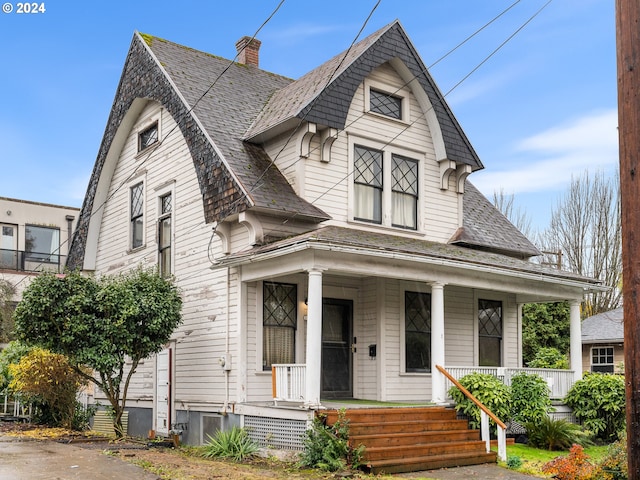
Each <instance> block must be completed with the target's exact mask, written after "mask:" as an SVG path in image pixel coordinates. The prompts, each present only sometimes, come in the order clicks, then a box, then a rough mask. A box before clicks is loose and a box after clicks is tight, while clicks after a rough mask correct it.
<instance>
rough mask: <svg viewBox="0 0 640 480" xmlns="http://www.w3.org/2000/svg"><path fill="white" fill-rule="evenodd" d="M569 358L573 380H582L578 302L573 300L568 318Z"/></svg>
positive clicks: (580, 324)
mask: <svg viewBox="0 0 640 480" xmlns="http://www.w3.org/2000/svg"><path fill="white" fill-rule="evenodd" d="M569 337H570V340H569V358H570V362H571V370H573V372H574V373H573V375H574V380H576V381H578V380H580V379H581V378H582V323H581V321H580V302H579V301H577V300H573V301H572V302H571V310H570V316H569Z"/></svg>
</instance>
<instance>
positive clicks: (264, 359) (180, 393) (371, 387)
mask: <svg viewBox="0 0 640 480" xmlns="http://www.w3.org/2000/svg"><path fill="white" fill-rule="evenodd" d="M236 46H237V47H238V51H239V56H238V57H237V61H235V62H234V61H230V60H227V59H223V58H220V57H216V56H214V55H211V54H208V53H204V52H200V51H196V50H193V49H190V48H188V47H184V46H182V45H177V44H175V43H172V42H170V41H167V40H163V39H160V38H157V37H153V36H149V35H143V34H139V33H136V34H134V36H133V40H132V42H131V47H130V50H129V54H128V56H127V59H126V62H125V65H124V69H123V72H122V77H121V80H120V83H119V85H118V89H117V91H116V95H115V100H114V103H113V107H112V109H111V112H110V114H109V119H108V122H107V126H106V129H105V134H104V137H103V140H102V143H101V144H100V147H99V150H98V156H97V159H96V163H95V167H94V170H93V174H92V177H91V180H90V184H89V187H88V190H87V194H86V198H85V200H84V204H83V207H82V213H81V216H80V220H79V227H78V230H77V235H76V237H75V238H74V241H73V245H72V249H71V253H70V258H69V262H68V265H69V266H70V267H72V268H79V269H82V270H85V271H91V272H96V273H97V274H103V273H115V272H121V271H125V270H128V269H132V268H135V267H137V266H138V265H144V266H149V267H151V266H157V267H158V268H159V270H160V272H161V273H162V274H163V275H171V276H173V277H175V280H176V282H177V284H178V285H179V287H180V289H181V291H182V294H183V300H184V307H183V318H184V322H183V324H182V326H180V327H179V328H178V329H177V330H176V332H175V333H174V335H173V337H172V340H171V342H170V343H169V344H167V345H166V349H165V350H164V351H163V352H162V353H160V354H158V355H157V357H156V358H151V359H148V360H146V361H145V362H144V365H141V366H140V367H139V370H138V373H137V374H136V375H135V376H134V381H133V383H132V386H131V388H130V392H129V400H128V407H127V410H128V412H129V429H130V433H138V434H140V433H146V432H147V430H149V429H153V430H155V431H156V432H157V433H158V434H168V433H169V432H170V431H171V430H179V431H181V432H182V439H183V441H185V442H187V443H191V444H197V443H201V442H202V441H203V440H206V435H207V434H211V433H213V432H215V431H216V430H217V429H226V428H228V427H229V426H230V425H234V424H240V425H243V426H245V427H247V428H248V429H249V431H250V434H251V435H252V436H253V437H254V438H255V439H256V440H258V441H260V442H261V443H262V444H263V445H268V446H275V447H282V448H290V449H296V448H301V439H302V437H303V435H304V431H305V428H306V427H307V425H308V421H309V419H310V418H311V417H312V416H313V414H314V412H317V411H321V410H322V409H324V408H325V407H331V406H332V405H336V403H335V402H348V401H350V400H352V399H360V400H364V401H372V402H373V401H375V402H395V403H411V404H415V403H419V404H424V403H434V404H443V403H446V402H447V385H448V384H447V383H446V381H445V377H444V376H443V374H442V373H440V371H439V370H437V369H436V365H440V366H445V367H447V369H449V371H451V372H454V376H455V375H459V374H462V373H463V372H464V371H471V370H474V369H475V370H477V369H481V370H482V371H493V372H496V373H500V374H502V375H505V372H506V371H507V370H508V369H518V368H519V367H521V366H522V365H521V358H522V355H521V307H522V305H523V304H525V303H528V302H549V301H559V300H568V301H570V302H571V305H572V306H571V325H572V328H571V335H572V343H571V346H572V354H571V362H572V369H573V371H572V372H568V373H567V372H561V373H562V374H563V375H565V377H566V376H567V374H568V375H569V377H571V378H573V377H574V376H579V375H580V373H581V371H582V366H581V349H580V312H579V304H580V301H581V300H582V298H583V293H584V291H585V290H589V289H592V288H598V283H597V282H596V281H594V280H592V279H589V278H584V277H580V276H576V275H573V274H571V273H567V272H562V271H558V270H556V269H552V268H549V267H546V266H543V265H539V264H536V263H532V262H530V261H529V259H530V258H531V257H532V256H536V255H538V254H539V252H538V250H537V249H536V247H535V246H534V245H533V244H532V243H531V242H530V241H529V240H527V239H526V238H525V237H524V236H523V235H522V234H521V233H520V232H519V231H518V230H517V229H516V228H515V227H514V226H513V225H512V224H511V223H509V221H508V220H507V219H506V218H505V217H504V216H503V215H501V214H500V213H499V212H498V211H497V210H496V209H495V208H494V207H493V206H492V205H491V203H490V202H489V201H488V200H487V199H486V198H485V197H484V196H483V195H482V194H481V193H480V192H479V191H478V190H477V189H476V188H475V187H474V186H473V185H472V184H471V183H470V182H469V180H468V177H469V176H470V175H472V174H473V172H475V171H477V170H480V169H482V168H483V165H482V163H481V161H480V159H479V158H478V155H477V154H476V152H475V151H474V149H473V147H472V146H471V144H470V142H469V139H468V138H467V137H466V135H465V134H464V132H463V130H462V128H461V126H460V125H459V123H458V122H457V120H456V119H455V117H454V115H453V113H452V112H451V110H450V108H449V106H448V105H447V103H446V101H445V99H444V97H443V95H442V93H441V92H440V91H439V89H438V88H437V86H436V84H435V82H434V81H433V79H432V78H431V76H430V74H429V72H428V71H427V68H426V67H425V65H424V63H423V62H422V60H421V59H420V56H419V55H418V52H417V51H416V50H415V48H414V46H413V45H412V43H411V41H410V40H409V38H408V36H407V34H406V33H405V31H404V29H403V28H402V26H401V25H400V23H399V22H397V21H396V22H393V23H391V24H389V25H387V26H385V27H384V28H382V29H380V30H379V31H377V32H375V33H373V34H372V35H370V36H369V37H367V38H365V39H364V40H362V41H360V42H359V43H357V44H356V45H354V46H353V47H352V48H350V49H348V50H347V51H346V52H343V53H341V54H339V55H337V56H336V57H334V58H332V59H331V60H329V61H328V62H326V63H325V64H323V65H321V66H319V67H318V68H316V69H315V70H313V71H311V72H309V73H308V74H306V75H304V76H303V77H301V78H299V79H297V80H292V79H289V78H285V77H282V76H279V75H277V74H274V73H271V72H266V71H264V70H261V69H260V67H259V48H260V42H259V41H257V40H252V39H250V38H247V37H245V38H243V39H241V40H240V41H239V42H238V43H237V45H236ZM509 371H510V370H509ZM455 372H457V373H455ZM559 383H561V382H559V381H558V382H556V384H559ZM432 408H435V407H432ZM382 410H384V409H382ZM402 410H403V409H395V410H394V413H398V412H401V411H402ZM429 411H430V412H434V411H436V412H438V413H437V415H449V414H450V411H447V412H446V414H445V413H442V412H440V410H429ZM418 413H419V412H418V411H417V410H413V411H412V412H410V413H409V414H405V413H403V415H405V416H408V417H411V418H412V419H414V420H415V419H416V418H418ZM454 416H455V415H454ZM439 421H441V420H439ZM376 422H378V423H376V425H377V426H376V429H377V432H376V433H378V434H380V433H381V432H382V427H381V426H380V425H381V420H377V421H376ZM421 423H424V424H427V422H426V420H425V421H424V422H421ZM439 425H442V424H441V423H440V424H439ZM407 428H408V427H407ZM363 435H364V434H363ZM389 435H391V434H389ZM428 435H431V436H432V437H433V432H431V434H428ZM447 435H448V434H445V433H441V434H439V435H437V436H436V437H434V438H436V439H435V440H433V439H432V440H429V441H430V442H436V443H437V449H436V450H433V448H436V447H428V448H427V447H424V448H423V450H424V451H417V450H416V449H415V448H416V446H415V445H414V446H413V447H412V448H413V450H412V449H409V448H408V447H407V446H399V447H396V450H398V451H401V452H407V451H410V452H411V454H412V458H414V461H413V463H412V464H411V465H412V466H407V464H409V463H410V462H405V466H401V467H399V466H398V465H397V463H398V462H397V461H396V462H395V463H393V461H390V460H389V461H387V462H388V463H386V464H385V463H384V458H383V457H384V456H385V455H387V456H389V454H388V453H385V454H383V453H379V450H380V449H382V447H375V446H369V447H368V449H367V451H368V455H369V457H368V458H367V462H368V463H369V464H370V465H371V468H372V469H374V470H375V469H378V470H379V469H387V470H392V469H396V470H399V469H405V470H406V469H410V468H418V467H426V466H434V465H452V464H461V463H473V462H477V461H487V459H489V460H491V459H493V458H495V456H493V457H491V454H489V455H488V456H487V454H482V453H481V454H477V452H476V453H468V452H466V450H465V449H466V448H467V446H469V445H472V444H473V445H472V446H470V447H469V448H476V447H477V443H478V442H477V440H476V441H471V440H469V439H467V440H464V441H461V442H462V443H457V444H456V443H454V440H452V439H450V438H449V437H448V436H447ZM382 436H383V437H384V438H385V440H388V439H389V438H390V437H388V436H387V435H386V434H382ZM411 438H412V440H411V441H412V442H413V444H415V443H416V440H415V439H416V438H417V437H416V436H415V435H413V436H412V437H411ZM425 438H426V437H425ZM429 438H431V437H429ZM438 439H439V440H438ZM446 439H449V440H446ZM445 440H446V442H445V443H446V445H445V443H443V441H445ZM397 441H398V442H399V441H400V440H397ZM429 441H427V440H424V442H425V443H429ZM438 442H439V443H438ZM387 443H390V442H388V441H387ZM430 448H431V450H429V449H430ZM482 448H484V447H481V449H482ZM427 450H429V451H430V452H431V453H430V454H427V453H426V451H427ZM376 452H378V453H376ZM434 452H436V453H435V456H436V459H437V460H438V461H439V462H441V463H434V461H427V460H425V458H427V457H428V455H431V456H432V458H433V455H434ZM465 452H466V453H465ZM376 455H378V457H380V458H378V457H376ZM483 455H484V456H483ZM376 458H378V459H377V460H376ZM415 459H418V460H415ZM445 460H446V461H445ZM376 462H377V463H376ZM389 462H391V463H389ZM429 462H431V463H429ZM442 462H444V463H442ZM394 465H395V466H394Z"/></svg>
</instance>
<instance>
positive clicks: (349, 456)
mask: <svg viewBox="0 0 640 480" xmlns="http://www.w3.org/2000/svg"><path fill="white" fill-rule="evenodd" d="M325 422H326V416H324V415H319V416H317V417H316V418H314V420H313V423H312V425H311V428H310V429H309V430H307V433H306V438H305V442H304V451H303V452H302V455H301V456H300V465H302V466H305V467H314V468H319V469H321V470H326V471H329V472H335V471H336V470H341V469H343V468H345V467H347V466H350V467H352V468H357V467H358V466H359V465H360V461H361V459H362V454H363V452H364V446H362V445H360V446H358V447H356V448H352V447H351V445H350V444H349V420H348V419H347V418H346V417H345V412H344V410H340V411H339V412H338V420H337V421H336V422H335V423H334V424H333V425H332V426H329V425H326V424H325Z"/></svg>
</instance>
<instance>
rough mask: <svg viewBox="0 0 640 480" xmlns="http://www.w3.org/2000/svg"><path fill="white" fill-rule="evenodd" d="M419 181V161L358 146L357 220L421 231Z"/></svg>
mask: <svg viewBox="0 0 640 480" xmlns="http://www.w3.org/2000/svg"><path fill="white" fill-rule="evenodd" d="M387 172H389V173H387ZM418 184H419V162H418V160H415V159H412V158H409V157H407V156H404V155H399V154H396V153H393V152H391V151H385V150H378V149H374V148H368V147H365V146H362V145H354V156H353V197H354V198H353V219H354V220H359V221H364V222H370V223H377V224H381V225H387V226H393V227H398V228H405V229H409V230H417V229H418V197H419V190H418Z"/></svg>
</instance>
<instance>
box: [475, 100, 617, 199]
mask: <svg viewBox="0 0 640 480" xmlns="http://www.w3.org/2000/svg"><path fill="white" fill-rule="evenodd" d="M617 124H618V116H617V112H616V110H607V111H603V112H597V113H592V114H590V115H587V116H585V117H581V118H578V119H576V120H574V121H572V122H570V123H568V124H565V125H560V126H556V127H552V128H550V129H548V130H545V131H543V132H541V133H538V134H536V135H533V136H531V137H528V138H525V139H523V140H521V141H519V142H517V143H516V148H515V149H514V152H513V154H512V155H511V157H510V160H509V161H508V162H503V165H504V164H507V163H508V164H509V165H510V168H508V169H502V170H495V169H494V170H493V171H482V172H479V173H478V174H477V175H476V176H474V178H473V181H474V184H476V185H477V186H478V188H480V189H481V190H482V192H483V193H485V195H491V194H493V192H494V191H499V190H500V189H504V191H505V192H507V193H514V194H518V193H535V192H544V191H552V190H558V189H561V188H563V187H564V186H565V185H567V184H569V182H570V181H571V177H572V176H574V177H575V176H577V175H581V174H583V173H584V172H585V171H587V170H588V171H591V172H595V171H598V170H604V171H611V170H613V169H615V168H616V166H617V165H618V132H617Z"/></svg>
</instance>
